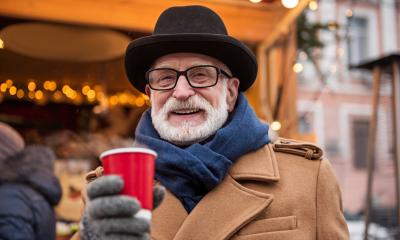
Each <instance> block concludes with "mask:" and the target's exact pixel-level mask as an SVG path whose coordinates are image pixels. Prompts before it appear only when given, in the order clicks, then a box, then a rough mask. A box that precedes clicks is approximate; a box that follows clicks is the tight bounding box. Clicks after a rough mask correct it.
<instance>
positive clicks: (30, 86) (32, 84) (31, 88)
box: [28, 81, 36, 92]
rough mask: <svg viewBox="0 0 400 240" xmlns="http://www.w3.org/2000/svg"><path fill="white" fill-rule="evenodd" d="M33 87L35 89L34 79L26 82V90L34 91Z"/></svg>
mask: <svg viewBox="0 0 400 240" xmlns="http://www.w3.org/2000/svg"><path fill="white" fill-rule="evenodd" d="M35 89H36V83H35V82H34V81H30V82H29V83H28V90H29V91H31V92H33V91H35Z"/></svg>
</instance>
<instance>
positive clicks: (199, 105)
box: [160, 95, 213, 117]
mask: <svg viewBox="0 0 400 240" xmlns="http://www.w3.org/2000/svg"><path fill="white" fill-rule="evenodd" d="M182 109H200V110H204V111H205V112H208V111H210V110H212V109H213V106H212V105H211V104H210V103H209V102H208V101H207V100H205V99H204V98H203V97H200V96H198V95H194V96H191V97H190V98H189V99H187V100H185V101H179V100H177V99H175V98H173V97H170V98H169V99H168V100H167V102H166V103H165V104H164V106H163V107H162V108H161V109H160V114H161V115H162V116H164V117H167V115H168V113H169V112H172V111H176V110H182Z"/></svg>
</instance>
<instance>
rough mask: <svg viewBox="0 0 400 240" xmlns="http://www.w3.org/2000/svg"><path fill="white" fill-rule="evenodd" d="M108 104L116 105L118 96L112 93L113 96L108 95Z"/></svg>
mask: <svg viewBox="0 0 400 240" xmlns="http://www.w3.org/2000/svg"><path fill="white" fill-rule="evenodd" d="M109 101H110V105H111V106H115V105H117V104H118V97H117V96H115V95H113V96H111V97H110V100H109Z"/></svg>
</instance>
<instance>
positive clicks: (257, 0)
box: [250, 0, 262, 3]
mask: <svg viewBox="0 0 400 240" xmlns="http://www.w3.org/2000/svg"><path fill="white" fill-rule="evenodd" d="M250 2H252V3H259V2H262V0H250Z"/></svg>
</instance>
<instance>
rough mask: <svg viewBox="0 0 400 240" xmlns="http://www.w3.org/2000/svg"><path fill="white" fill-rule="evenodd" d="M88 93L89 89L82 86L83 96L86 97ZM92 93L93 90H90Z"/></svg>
mask: <svg viewBox="0 0 400 240" xmlns="http://www.w3.org/2000/svg"><path fill="white" fill-rule="evenodd" d="M89 91H90V87H89V86H88V85H86V86H84V87H83V88H82V93H83V95H86V94H87V93H88V92H89ZM92 91H93V90H92Z"/></svg>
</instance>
